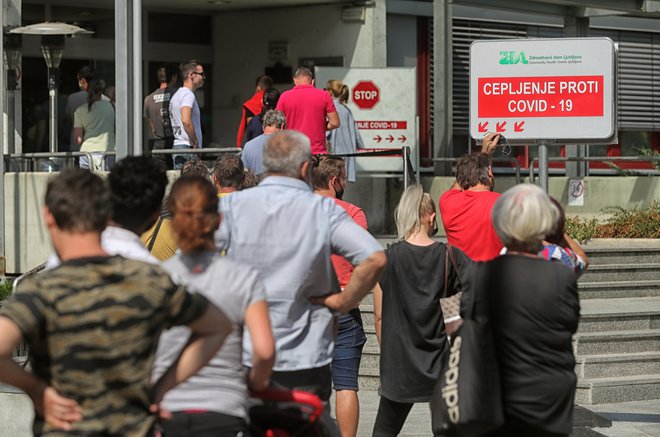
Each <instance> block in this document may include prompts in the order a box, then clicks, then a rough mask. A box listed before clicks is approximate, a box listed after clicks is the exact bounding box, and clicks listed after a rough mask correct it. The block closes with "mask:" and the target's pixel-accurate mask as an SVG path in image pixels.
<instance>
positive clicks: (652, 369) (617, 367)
mask: <svg viewBox="0 0 660 437" xmlns="http://www.w3.org/2000/svg"><path fill="white" fill-rule="evenodd" d="M575 373H576V374H577V376H578V378H579V379H593V378H611V377H619V376H642V375H660V351H655V352H640V353H629V354H615V355H583V356H581V357H578V358H577V359H576V365H575Z"/></svg>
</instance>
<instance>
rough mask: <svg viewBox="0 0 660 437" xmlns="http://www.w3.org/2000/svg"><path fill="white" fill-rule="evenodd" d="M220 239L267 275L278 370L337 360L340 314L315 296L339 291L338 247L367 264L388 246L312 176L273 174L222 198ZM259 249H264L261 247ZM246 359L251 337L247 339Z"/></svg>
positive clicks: (222, 244)
mask: <svg viewBox="0 0 660 437" xmlns="http://www.w3.org/2000/svg"><path fill="white" fill-rule="evenodd" d="M220 211H221V212H222V214H223V220H222V223H221V227H220V230H219V231H218V233H217V234H216V235H217V238H216V241H217V243H218V246H219V247H220V248H221V249H224V248H227V247H228V249H227V256H228V257H229V258H231V259H233V260H235V261H237V262H239V263H244V264H247V265H249V266H251V267H253V268H254V269H256V270H257V271H258V272H259V274H260V275H261V277H262V279H263V281H264V286H265V289H266V300H267V301H268V309H269V311H270V319H271V324H272V328H273V334H274V336H275V342H276V350H277V356H276V358H275V365H274V367H273V369H274V370H276V371H295V370H304V369H314V368H318V367H322V366H325V365H327V364H329V363H330V362H331V361H332V351H333V348H334V325H333V320H334V315H333V314H332V312H331V311H330V310H329V309H328V308H326V307H325V306H322V305H313V304H312V303H311V302H310V300H309V299H310V297H314V296H323V295H326V294H328V293H332V292H336V291H339V290H338V288H339V284H338V283H337V280H336V276H335V274H334V272H333V268H332V262H331V258H330V255H331V254H332V253H336V254H338V255H341V256H343V257H345V258H346V259H348V260H349V262H350V263H352V264H359V263H361V262H362V261H364V260H365V259H367V258H368V257H369V256H371V255H372V254H373V253H375V252H379V251H382V250H383V248H382V246H381V245H380V244H379V243H378V241H376V240H375V239H374V238H373V237H372V236H371V235H370V234H369V233H368V232H367V231H365V230H364V229H362V228H361V227H360V226H359V225H358V224H357V223H355V221H353V220H352V219H351V218H350V217H349V216H348V215H347V214H346V212H345V211H344V210H343V209H342V208H341V207H339V206H337V204H335V202H334V201H333V200H332V199H330V198H328V197H323V196H319V195H317V194H314V193H313V192H312V190H311V188H310V186H309V185H308V184H306V183H305V182H303V181H301V180H298V179H294V178H290V177H284V176H269V177H267V178H265V179H264V180H263V181H261V183H260V184H259V185H258V186H256V187H254V188H250V189H249V190H243V191H238V192H235V193H232V194H231V196H227V197H223V198H222V199H221V201H220ZM255 254H258V255H255ZM244 346H245V349H246V352H245V354H244V357H243V360H244V363H249V362H250V360H251V344H250V343H249V342H246V343H244Z"/></svg>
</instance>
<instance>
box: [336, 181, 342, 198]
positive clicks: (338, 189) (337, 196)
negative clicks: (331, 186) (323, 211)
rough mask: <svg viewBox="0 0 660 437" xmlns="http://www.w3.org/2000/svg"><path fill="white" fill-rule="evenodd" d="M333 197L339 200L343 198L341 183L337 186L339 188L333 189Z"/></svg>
mask: <svg viewBox="0 0 660 437" xmlns="http://www.w3.org/2000/svg"><path fill="white" fill-rule="evenodd" d="M335 197H336V198H337V199H339V200H341V198H342V197H344V189H343V188H342V187H341V183H340V184H339V188H335Z"/></svg>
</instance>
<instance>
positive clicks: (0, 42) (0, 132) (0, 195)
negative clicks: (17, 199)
mask: <svg viewBox="0 0 660 437" xmlns="http://www.w3.org/2000/svg"><path fill="white" fill-rule="evenodd" d="M3 3H4V2H3ZM3 9H4V5H3ZM4 49H5V48H4V38H0V56H2V61H0V62H1V65H0V67H1V68H0V257H2V266H1V270H2V271H1V272H0V273H2V276H4V275H5V152H6V150H5V142H4V139H3V136H4V128H5V126H4V124H5V122H4V119H5V57H4V52H5V51H4ZM12 135H13V132H12Z"/></svg>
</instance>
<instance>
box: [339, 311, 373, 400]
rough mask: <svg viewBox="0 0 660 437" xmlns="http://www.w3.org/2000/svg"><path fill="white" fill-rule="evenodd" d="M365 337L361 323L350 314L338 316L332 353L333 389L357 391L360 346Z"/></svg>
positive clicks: (363, 342)
mask: <svg viewBox="0 0 660 437" xmlns="http://www.w3.org/2000/svg"><path fill="white" fill-rule="evenodd" d="M366 341H367V338H366V336H365V335H364V329H363V328H362V325H361V324H360V323H359V322H358V320H356V318H355V317H353V316H352V315H351V314H346V315H343V316H341V317H340V318H339V322H338V329H337V338H336V339H335V350H334V352H333V355H332V385H333V386H334V389H335V390H353V391H358V389H359V387H358V372H359V370H360V360H361V358H362V348H363V347H364V344H365V343H366Z"/></svg>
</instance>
